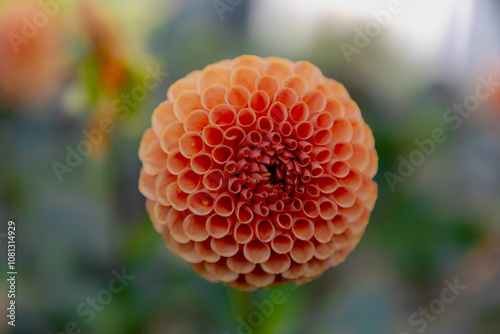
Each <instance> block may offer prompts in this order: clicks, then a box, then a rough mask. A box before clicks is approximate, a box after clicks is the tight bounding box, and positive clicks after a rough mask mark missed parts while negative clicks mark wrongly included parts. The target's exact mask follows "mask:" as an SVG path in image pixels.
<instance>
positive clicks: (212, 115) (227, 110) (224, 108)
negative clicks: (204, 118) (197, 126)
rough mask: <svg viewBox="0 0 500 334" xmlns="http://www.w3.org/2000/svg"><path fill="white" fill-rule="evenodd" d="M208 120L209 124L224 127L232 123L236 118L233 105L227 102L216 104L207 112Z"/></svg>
mask: <svg viewBox="0 0 500 334" xmlns="http://www.w3.org/2000/svg"><path fill="white" fill-rule="evenodd" d="M208 120H209V122H210V123H211V124H214V125H218V126H220V127H221V128H222V129H226V128H227V127H229V126H231V125H233V124H234V122H235V120H236V111H235V109H234V107H232V106H230V105H228V104H218V105H216V106H215V107H213V108H212V110H210V112H209V113H208Z"/></svg>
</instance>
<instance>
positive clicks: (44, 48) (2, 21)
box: [0, 0, 68, 107]
mask: <svg viewBox="0 0 500 334" xmlns="http://www.w3.org/2000/svg"><path fill="white" fill-rule="evenodd" d="M44 8H45V7H44V6H41V5H40V4H39V3H37V2H36V1H31V0H23V1H8V2H6V3H4V4H2V5H1V6H0V103H3V104H7V105H9V106H14V107H17V106H19V105H22V106H30V107H33V106H39V105H40V104H45V103H46V102H48V101H50V99H51V98H52V97H53V96H55V95H56V94H57V93H58V90H59V88H60V87H61V85H62V83H63V80H64V79H65V77H66V74H67V70H68V67H67V64H66V59H65V49H64V34H63V31H64V29H63V28H62V24H61V22H60V21H59V18H58V17H57V16H54V17H51V16H50V15H49V14H48V13H47V12H46V11H45V10H44Z"/></svg>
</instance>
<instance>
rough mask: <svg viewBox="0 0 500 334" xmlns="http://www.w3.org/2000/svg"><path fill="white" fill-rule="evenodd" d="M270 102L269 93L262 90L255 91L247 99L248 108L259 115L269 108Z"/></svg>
mask: <svg viewBox="0 0 500 334" xmlns="http://www.w3.org/2000/svg"><path fill="white" fill-rule="evenodd" d="M270 101H271V99H270V98H269V93H267V92H266V91H264V90H256V91H254V92H252V94H250V96H249V97H248V107H249V108H250V109H252V110H253V111H255V112H256V113H260V112H262V111H264V110H265V109H266V108H267V107H268V106H269V102H270Z"/></svg>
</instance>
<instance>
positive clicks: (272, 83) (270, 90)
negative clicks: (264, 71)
mask: <svg viewBox="0 0 500 334" xmlns="http://www.w3.org/2000/svg"><path fill="white" fill-rule="evenodd" d="M279 87H280V83H279V81H278V80H277V79H276V78H275V77H273V76H271V75H261V76H260V77H259V78H258V79H257V81H256V82H255V88H256V89H258V90H262V91H264V92H265V93H267V95H268V97H269V96H274V93H276V91H277V90H278V89H279Z"/></svg>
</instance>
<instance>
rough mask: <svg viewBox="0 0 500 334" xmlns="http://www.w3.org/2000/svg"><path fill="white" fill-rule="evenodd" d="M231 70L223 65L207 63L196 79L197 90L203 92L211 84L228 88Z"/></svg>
mask: <svg viewBox="0 0 500 334" xmlns="http://www.w3.org/2000/svg"><path fill="white" fill-rule="evenodd" d="M231 72H232V71H231V69H230V68H228V67H226V66H224V65H209V66H207V67H205V69H204V70H203V71H202V72H201V76H200V78H199V79H198V86H197V87H198V92H203V91H205V90H206V89H207V88H209V87H211V86H213V85H222V86H224V87H228V88H229V87H230V83H229V79H230V77H231Z"/></svg>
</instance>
